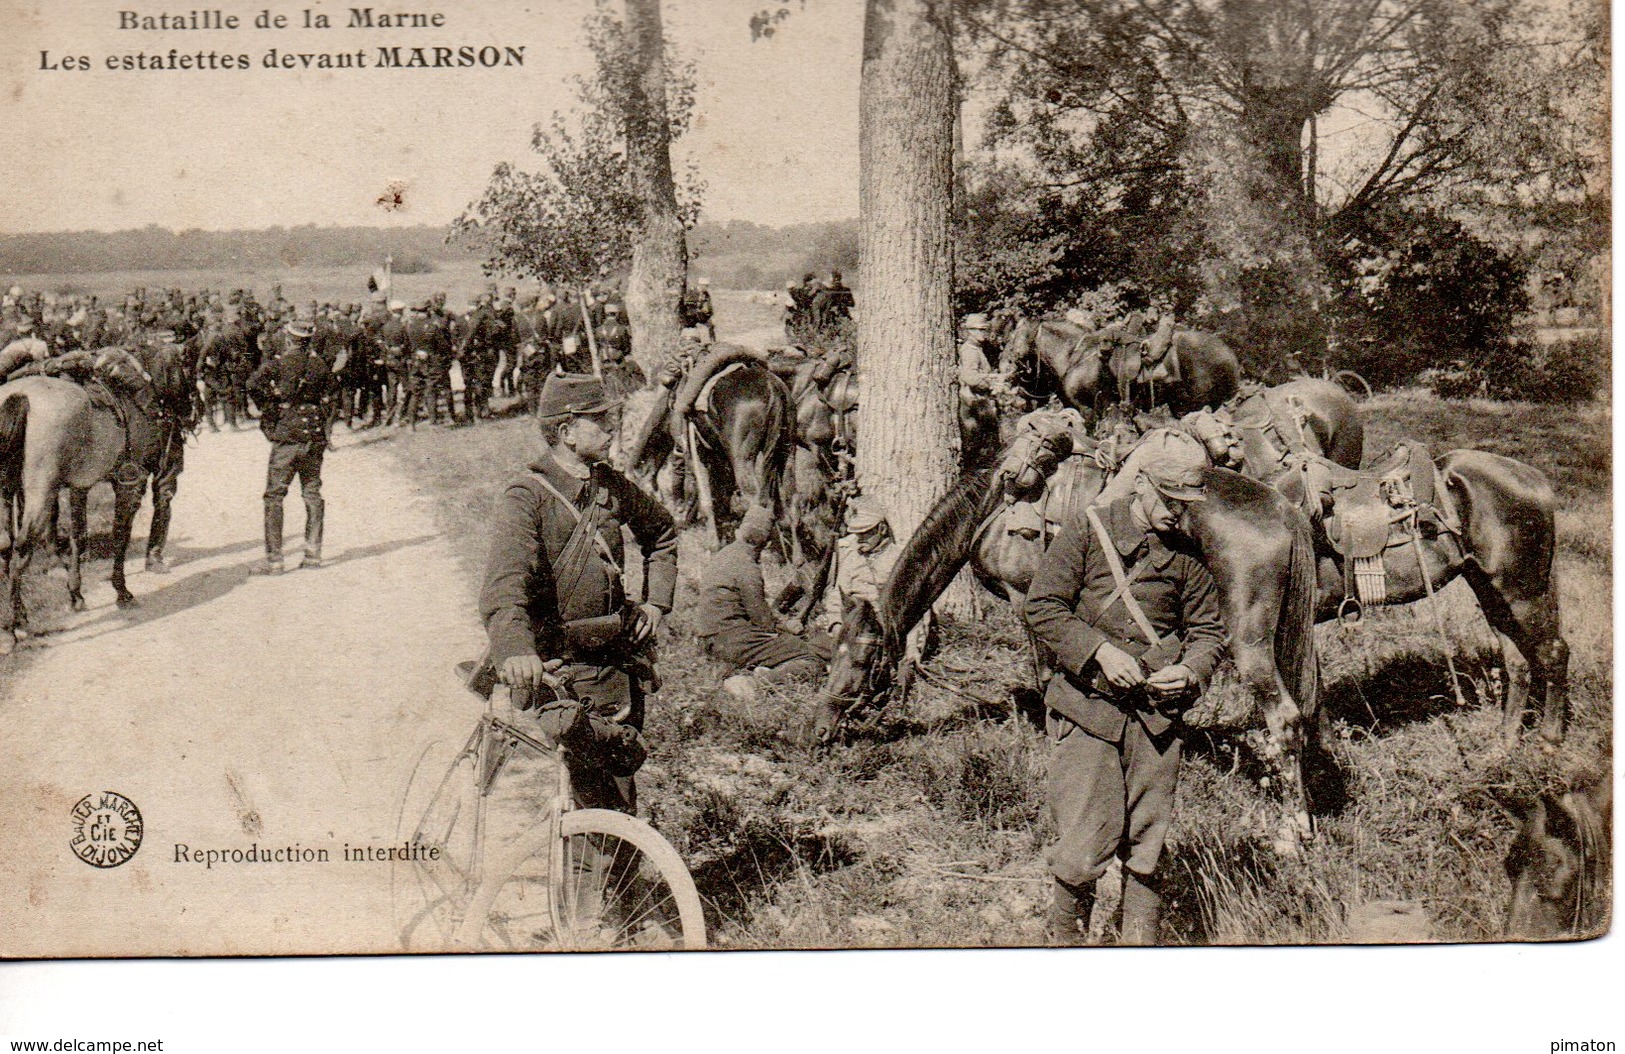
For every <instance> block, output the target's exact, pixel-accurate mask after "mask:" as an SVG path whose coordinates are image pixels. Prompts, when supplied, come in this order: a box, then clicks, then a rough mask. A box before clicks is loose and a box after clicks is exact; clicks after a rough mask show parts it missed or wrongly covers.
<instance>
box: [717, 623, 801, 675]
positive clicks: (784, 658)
mask: <svg viewBox="0 0 1625 1054" xmlns="http://www.w3.org/2000/svg"><path fill="white" fill-rule="evenodd" d="M818 638H819V639H803V638H801V637H798V636H796V635H795V634H793V633H774V632H773V631H771V630H765V629H757V628H755V627H746V626H739V627H729V628H725V629H723V631H722V632H720V633H718V634H716V635H715V636H712V637H707V638H705V650H706V651H707V652H709V653H710V654H711V656H712V657H713V658H715V659H717V660H718V661H720V662H726V663H730V664H732V665H734V666H737V667H740V668H741V669H749V668H750V667H753V666H770V667H771V666H782V665H784V664H785V663H789V662H796V661H798V660H799V661H801V662H803V663H805V664H807V665H808V666H809V667H811V666H814V665H816V666H817V667H819V668H822V667H823V666H824V664H826V663H828V662H829V656H830V647H829V644H830V642H829V638H828V637H824V636H823V635H821V634H820V635H818Z"/></svg>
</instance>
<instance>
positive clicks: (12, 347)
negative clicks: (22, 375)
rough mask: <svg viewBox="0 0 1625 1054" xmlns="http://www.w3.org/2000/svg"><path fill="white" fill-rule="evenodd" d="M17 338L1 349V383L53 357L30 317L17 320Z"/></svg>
mask: <svg viewBox="0 0 1625 1054" xmlns="http://www.w3.org/2000/svg"><path fill="white" fill-rule="evenodd" d="M13 330H14V332H15V333H16V336H15V337H13V338H12V339H11V340H10V341H9V342H8V343H7V344H6V346H5V347H4V348H0V381H4V380H5V379H6V378H7V377H9V376H11V375H12V374H13V373H15V372H16V371H18V370H20V369H22V368H23V367H24V366H27V365H29V364H31V363H35V362H44V361H45V360H46V359H48V358H50V356H51V347H50V345H48V344H46V343H45V341H43V340H41V339H40V336H39V334H38V333H36V332H35V327H34V320H33V319H32V318H30V317H29V316H28V315H23V316H21V317H20V318H18V319H17V322H16V324H15V325H14V327H13Z"/></svg>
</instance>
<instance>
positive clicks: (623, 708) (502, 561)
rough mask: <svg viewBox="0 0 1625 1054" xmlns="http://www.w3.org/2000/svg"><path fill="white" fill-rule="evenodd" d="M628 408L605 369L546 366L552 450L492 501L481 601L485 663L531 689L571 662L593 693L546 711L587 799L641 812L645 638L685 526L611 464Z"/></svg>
mask: <svg viewBox="0 0 1625 1054" xmlns="http://www.w3.org/2000/svg"><path fill="white" fill-rule="evenodd" d="M619 413H620V408H619V404H618V403H617V402H615V401H614V400H611V399H610V398H609V397H608V396H607V394H606V393H605V391H604V386H603V383H602V382H601V381H599V380H598V378H596V377H592V376H583V375H579V374H564V373H554V374H550V375H549V376H548V378H547V381H546V383H545V384H544V386H543V388H542V392H541V397H540V400H539V405H538V418H539V423H540V427H541V434H542V441H543V443H544V446H545V449H544V451H543V453H542V455H541V456H540V457H539V458H537V459H536V460H535V461H534V462H532V463H531V465H530V467H529V470H528V471H527V472H525V473H523V474H522V475H519V476H517V477H515V478H514V479H513V480H512V481H511V482H509V484H508V485H507V487H506V489H505V490H504V491H503V492H502V495H501V497H499V498H498V500H497V504H496V509H495V511H494V514H493V523H492V532H491V547H490V558H489V562H488V564H487V567H486V574H485V586H484V588H483V590H482V591H481V593H480V614H481V616H482V617H483V619H484V620H485V628H486V633H487V635H488V636H489V638H490V648H489V651H488V654H487V658H486V664H485V665H486V667H487V668H488V669H492V670H495V671H499V672H500V676H501V678H502V680H504V681H505V682H506V683H508V684H510V685H516V686H519V687H521V688H535V687H538V686H539V685H540V684H541V682H542V680H543V676H544V673H545V672H546V671H547V669H548V667H549V666H552V667H554V668H557V667H558V666H559V665H560V664H562V665H563V667H564V669H563V672H564V674H565V675H566V676H567V677H568V678H569V680H570V681H571V683H572V684H573V687H574V691H575V693H576V694H577V695H578V696H579V697H580V699H581V701H582V703H583V704H584V705H585V710H586V713H585V714H584V715H583V714H582V713H581V711H580V710H578V709H577V708H576V707H574V706H570V705H561V706H551V705H549V706H545V707H543V708H541V710H540V712H539V713H538V715H537V717H538V721H539V722H540V723H541V725H542V727H543V729H544V731H545V732H546V733H547V734H548V735H549V736H550V737H552V738H554V739H556V740H562V741H564V742H565V743H566V744H567V745H569V746H570V748H571V749H570V751H569V753H568V758H569V760H570V763H571V777H572V780H571V782H572V786H573V789H574V791H575V793H576V796H577V797H578V798H579V799H580V803H581V804H582V805H587V806H597V807H603V808H617V809H622V810H624V811H626V812H632V811H633V810H634V809H635V807H636V804H637V799H636V788H635V786H634V784H633V781H632V775H633V773H634V772H635V771H636V770H637V768H638V767H639V766H641V764H642V761H643V753H644V751H643V746H642V737H641V730H642V728H643V717H644V706H645V694H646V692H647V691H650V690H652V689H651V688H650V685H651V684H652V683H653V660H652V657H651V656H650V655H649V649H648V647H647V646H648V645H649V644H651V643H652V641H653V639H654V636H655V633H656V631H657V630H658V629H659V627H660V623H661V621H662V620H663V619H664V618H665V616H666V614H667V613H668V612H669V611H670V610H671V606H672V598H673V595H674V593H675V590H676V585H677V528H676V525H675V524H674V523H673V522H672V518H671V515H670V514H669V513H667V512H666V510H665V509H663V508H661V506H660V503H659V502H657V501H655V500H654V499H653V498H651V497H649V496H648V495H646V494H644V493H643V492H642V491H641V490H639V489H638V488H637V486H636V485H635V484H633V482H632V481H631V480H629V479H627V478H626V477H625V476H624V475H622V474H621V473H619V472H617V471H615V470H614V469H612V468H611V467H610V465H609V452H610V448H611V446H612V444H613V443H614V441H615V434H616V432H617V431H618V429H619V426H620V422H619ZM623 525H624V526H627V527H630V528H631V530H632V535H633V537H634V538H635V539H636V540H637V544H638V548H639V549H641V550H642V553H643V567H644V574H643V593H644V598H643V602H642V603H641V604H633V603H632V602H630V601H629V599H628V598H627V596H626V593H625V590H624V583H623V580H622V574H621V570H622V565H623V561H624V553H623V541H622V531H621V528H622V526H623ZM583 718H585V719H583Z"/></svg>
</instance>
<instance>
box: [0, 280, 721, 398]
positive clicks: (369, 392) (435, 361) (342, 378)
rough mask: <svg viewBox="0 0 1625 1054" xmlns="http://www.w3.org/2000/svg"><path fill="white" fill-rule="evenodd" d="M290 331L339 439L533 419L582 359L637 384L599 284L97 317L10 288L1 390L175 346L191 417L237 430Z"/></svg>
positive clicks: (240, 300) (616, 307)
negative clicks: (548, 392)
mask: <svg viewBox="0 0 1625 1054" xmlns="http://www.w3.org/2000/svg"><path fill="white" fill-rule="evenodd" d="M705 297H706V300H707V306H709V293H708V292H705ZM295 324H298V325H299V326H300V327H301V328H303V327H309V328H310V330H311V337H310V340H311V344H312V347H313V349H314V350H315V352H316V354H318V355H319V356H320V357H321V358H322V359H323V360H324V361H325V362H326V363H327V366H328V368H329V369H330V370H331V371H332V372H333V373H334V375H335V377H336V379H337V384H338V396H337V398H336V400H335V402H334V410H335V416H336V418H337V419H340V420H343V421H344V422H345V423H346V424H347V425H348V426H349V427H352V428H357V427H361V428H366V427H374V426H382V425H398V426H411V427H415V426H416V425H417V424H418V423H419V422H420V421H427V422H429V423H433V424H438V423H440V422H441V421H442V420H444V421H447V422H450V423H455V424H472V423H473V422H474V421H476V420H479V419H482V418H486V417H489V416H491V400H492V398H493V397H494V396H515V395H524V396H525V398H526V399H527V401H528V403H529V405H530V406H531V408H532V409H534V406H535V400H536V397H537V394H538V393H539V391H540V389H541V382H542V380H543V379H544V378H545V377H546V375H547V374H548V373H549V372H550V371H552V370H554V369H564V370H567V371H579V372H593V357H594V355H596V356H597V357H598V359H599V361H600V362H601V363H602V367H603V373H604V375H605V377H606V379H608V380H609V382H610V384H611V387H612V388H615V389H617V390H627V389H630V388H633V387H637V386H639V385H640V384H641V383H642V377H641V376H640V375H637V372H636V370H637V368H636V366H635V365H634V364H633V361H632V358H631V344H632V341H631V330H630V328H629V326H628V324H627V319H626V315H625V313H624V310H623V309H622V306H621V297H620V295H619V293H618V292H617V291H616V290H615V289H614V288H613V287H612V286H609V285H607V284H601V285H597V286H589V287H586V288H584V289H582V290H580V291H579V292H577V291H572V290H567V289H560V290H558V291H557V292H554V291H551V290H548V289H545V288H544V289H540V290H537V291H535V292H530V293H527V294H524V295H521V294H519V292H518V291H517V290H516V289H515V288H514V287H512V286H509V287H508V288H507V289H506V290H505V291H501V292H499V291H498V288H497V286H496V285H494V284H491V285H488V286H487V287H486V289H485V291H484V292H483V293H481V294H480V295H479V296H478V297H476V298H475V299H474V300H473V301H472V302H471V303H469V304H468V305H467V308H466V310H464V311H462V312H457V311H455V310H452V309H451V308H449V307H448V306H447V298H446V294H445V293H437V294H435V295H433V296H431V297H425V298H422V299H419V300H415V301H412V302H410V303H408V302H407V301H404V300H401V299H392V298H390V297H389V296H388V295H387V294H386V293H385V292H383V291H379V290H374V291H373V292H372V293H371V294H370V297H369V299H368V301H367V302H365V303H362V302H355V301H352V302H349V303H337V302H333V301H325V302H318V301H315V300H311V301H307V302H305V303H304V304H302V305H295V304H294V303H292V302H290V301H289V300H288V299H286V298H285V297H284V296H283V293H282V288H281V286H273V287H272V289H271V292H270V296H269V298H268V299H267V300H266V301H265V302H263V303H262V302H261V301H260V300H259V299H258V298H257V297H256V296H255V293H254V291H253V290H251V289H233V290H231V291H230V292H229V293H223V292H221V291H209V290H204V291H198V292H191V293H187V292H183V291H182V290H180V289H149V288H138V289H135V290H133V291H132V292H130V293H129V294H128V295H127V296H125V297H124V298H123V300H122V302H118V303H114V304H111V305H109V304H104V303H103V302H102V301H101V299H100V298H99V297H96V296H89V295H85V296H62V297H57V296H53V295H52V294H50V293H43V292H38V291H36V292H31V293H25V292H24V291H23V290H22V289H21V288H20V287H16V286H14V287H12V288H11V289H10V290H9V291H8V292H7V294H6V295H5V297H4V306H3V308H0V353H3V352H4V350H5V349H7V348H9V347H11V346H12V345H14V344H18V343H19V342H21V344H20V346H19V347H18V348H15V349H13V351H14V354H13V355H11V356H10V357H9V358H5V359H0V379H3V378H4V376H5V375H6V374H7V373H9V372H11V370H13V369H16V368H18V367H20V366H22V365H24V364H25V363H26V362H30V361H38V360H39V359H42V358H48V357H53V356H58V355H63V354H66V353H68V352H72V351H78V350H81V349H95V348H101V347H106V346H110V345H124V346H129V345H136V344H142V343H147V342H150V341H154V340H174V341H176V342H178V343H182V344H192V345H193V346H194V347H195V348H196V350H197V353H198V365H199V380H200V383H201V388H202V390H201V392H200V397H201V399H202V401H203V409H204V419H205V420H207V421H208V423H209V425H210V427H211V428H214V429H218V428H219V427H220V426H221V425H222V424H224V425H226V426H228V427H236V426H238V425H239V424H242V423H247V422H248V421H250V420H251V417H252V415H251V412H250V405H251V403H252V398H251V394H250V392H249V388H248V382H249V378H250V377H252V376H253V374H254V371H255V370H256V369H258V368H259V366H260V365H261V364H262V363H264V362H267V361H269V360H271V359H273V358H274V357H275V355H276V353H277V351H278V350H279V349H280V348H281V346H282V345H283V344H284V343H285V342H286V340H287V336H288V330H289V328H290V327H291V326H293V325H295ZM589 330H590V333H589ZM454 364H455V366H456V368H457V371H458V372H459V373H460V374H461V376H462V388H461V391H462V393H463V395H462V398H461V399H460V400H459V399H458V398H457V397H456V390H457V389H456V386H455V385H454V384H453V379H452V369H453V365H454ZM255 405H256V406H257V404H255Z"/></svg>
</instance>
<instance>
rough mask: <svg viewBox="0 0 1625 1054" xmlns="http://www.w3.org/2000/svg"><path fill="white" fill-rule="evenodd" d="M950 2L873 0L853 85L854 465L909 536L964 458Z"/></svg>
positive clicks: (897, 528)
mask: <svg viewBox="0 0 1625 1054" xmlns="http://www.w3.org/2000/svg"><path fill="white" fill-rule="evenodd" d="M948 14H949V5H948V4H947V3H946V2H937V3H934V2H931V0H869V3H868V9H867V14H866V20H865V24H864V41H863V80H862V86H861V92H860V96H859V131H858V135H859V176H858V186H859V203H860V212H861V220H860V225H861V233H860V243H859V270H860V275H859V289H858V294H859V296H858V303H857V311H856V313H857V340H858V345H857V365H858V368H859V370H860V371H861V373H862V376H863V397H862V402H861V405H860V406H859V410H858V415H859V416H858V450H857V476H858V483H859V485H860V486H861V487H862V489H863V492H864V494H866V495H868V496H870V497H873V498H875V499H877V500H878V501H880V502H881V503H882V504H883V505H884V506H885V507H886V511H887V514H888V517H889V519H890V521H891V525H892V530H893V531H894V532H895V534H896V535H897V537H898V538H899V539H906V538H908V537H909V535H911V534H912V533H913V532H914V530H915V529H916V528H917V527H918V526H919V525H920V522H921V521H922V520H924V519H925V515H926V513H927V512H928V511H929V510H930V508H931V506H932V505H933V504H934V503H935V502H936V501H937V499H939V498H941V497H942V495H943V494H945V493H946V492H947V491H948V488H949V487H950V486H951V485H952V484H953V481H954V479H955V478H956V475H957V469H958V462H959V426H958V415H957V403H956V400H957V398H958V394H957V391H956V387H955V385H956V376H957V375H956V371H955V368H954V361H955V359H954V341H953V316H952V293H953V253H952V249H951V246H950V244H949V213H950V209H951V205H952V197H953V130H954V109H955V100H954V58H953V47H952V37H951V35H950V28H951V27H950V25H949V22H948Z"/></svg>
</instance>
